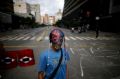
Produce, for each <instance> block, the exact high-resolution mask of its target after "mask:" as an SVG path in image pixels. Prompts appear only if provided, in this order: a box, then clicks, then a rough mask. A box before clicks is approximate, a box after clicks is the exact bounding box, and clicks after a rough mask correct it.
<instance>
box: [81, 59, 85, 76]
mask: <svg viewBox="0 0 120 79" xmlns="http://www.w3.org/2000/svg"><path fill="white" fill-rule="evenodd" d="M80 70H81V77H83V76H84V73H83V67H82V58H81V57H80Z"/></svg>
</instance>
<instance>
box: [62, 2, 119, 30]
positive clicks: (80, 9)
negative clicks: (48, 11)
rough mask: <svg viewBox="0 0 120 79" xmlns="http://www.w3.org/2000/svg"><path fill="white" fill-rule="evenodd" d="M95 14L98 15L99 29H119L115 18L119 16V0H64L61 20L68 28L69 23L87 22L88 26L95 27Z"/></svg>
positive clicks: (77, 24) (79, 23) (78, 24)
mask: <svg viewBox="0 0 120 79" xmlns="http://www.w3.org/2000/svg"><path fill="white" fill-rule="evenodd" d="M96 16H99V17H100V21H99V26H100V30H102V31H120V29H119V30H118V26H119V25H120V24H119V22H118V20H117V19H119V18H120V1H119V0H65V4H64V10H63V17H62V20H63V22H64V24H66V26H67V27H68V28H69V27H71V26H70V25H71V24H73V26H74V25H75V24H76V26H80V25H81V24H87V23H89V24H90V25H91V26H90V28H91V29H95V26H96V20H95V17H96ZM68 20H69V22H68ZM70 23H71V24H70ZM74 27H75V26H74Z"/></svg>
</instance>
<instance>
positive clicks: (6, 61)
mask: <svg viewBox="0 0 120 79" xmlns="http://www.w3.org/2000/svg"><path fill="white" fill-rule="evenodd" d="M0 62H1V64H2V65H1V66H2V67H1V68H4V69H11V68H15V67H16V66H17V51H7V52H6V53H4V54H3V55H2V56H1V59H0Z"/></svg>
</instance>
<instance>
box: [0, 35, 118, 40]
mask: <svg viewBox="0 0 120 79" xmlns="http://www.w3.org/2000/svg"><path fill="white" fill-rule="evenodd" d="M26 35H27V36H26ZM41 39H44V40H49V37H48V36H45V37H41V36H39V37H36V36H31V35H30V36H29V35H28V34H25V35H15V36H12V35H11V36H3V37H0V40H2V41H4V40H17V41H18V40H37V41H40V40H41ZM65 39H66V40H68V41H69V40H74V41H75V40H88V41H89V40H120V39H119V38H108V37H98V38H95V37H81V36H80V37H79V36H65Z"/></svg>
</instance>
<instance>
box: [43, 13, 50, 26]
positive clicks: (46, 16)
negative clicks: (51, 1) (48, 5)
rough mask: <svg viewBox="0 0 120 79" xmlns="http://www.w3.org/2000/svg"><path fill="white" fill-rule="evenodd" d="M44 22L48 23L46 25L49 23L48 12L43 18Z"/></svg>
mask: <svg viewBox="0 0 120 79" xmlns="http://www.w3.org/2000/svg"><path fill="white" fill-rule="evenodd" d="M43 23H44V24H46V25H48V24H49V16H48V14H45V16H44V19H43Z"/></svg>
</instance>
